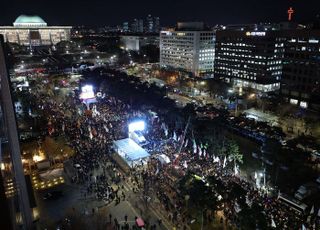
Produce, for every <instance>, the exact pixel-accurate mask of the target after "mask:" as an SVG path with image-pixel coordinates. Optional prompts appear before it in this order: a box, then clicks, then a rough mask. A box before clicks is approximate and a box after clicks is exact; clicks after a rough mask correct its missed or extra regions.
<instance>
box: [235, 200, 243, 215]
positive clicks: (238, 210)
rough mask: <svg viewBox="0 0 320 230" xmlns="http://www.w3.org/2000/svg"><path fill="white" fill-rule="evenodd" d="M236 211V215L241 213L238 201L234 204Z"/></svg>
mask: <svg viewBox="0 0 320 230" xmlns="http://www.w3.org/2000/svg"><path fill="white" fill-rule="evenodd" d="M234 210H235V211H236V213H238V212H240V211H241V208H240V205H239V204H238V202H237V201H236V202H235V204H234Z"/></svg>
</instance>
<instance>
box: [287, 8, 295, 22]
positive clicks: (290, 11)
mask: <svg viewBox="0 0 320 230" xmlns="http://www.w3.org/2000/svg"><path fill="white" fill-rule="evenodd" d="M287 13H288V21H291V19H292V15H293V13H294V10H293V9H292V7H290V8H289V10H288V11H287Z"/></svg>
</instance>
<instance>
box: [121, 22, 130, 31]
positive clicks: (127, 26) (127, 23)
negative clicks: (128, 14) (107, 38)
mask: <svg viewBox="0 0 320 230" xmlns="http://www.w3.org/2000/svg"><path fill="white" fill-rule="evenodd" d="M129 31H130V30H129V22H124V23H123V25H122V32H124V33H127V32H129Z"/></svg>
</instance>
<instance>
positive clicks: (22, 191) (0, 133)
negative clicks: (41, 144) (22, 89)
mask: <svg viewBox="0 0 320 230" xmlns="http://www.w3.org/2000/svg"><path fill="white" fill-rule="evenodd" d="M0 80H1V81H0V84H1V85H0V86H1V87H0V144H1V148H0V164H1V169H0V172H1V179H2V182H3V186H1V187H2V188H4V189H5V199H6V201H7V207H8V208H9V214H10V217H11V223H12V224H11V226H12V227H13V229H20V227H22V229H32V225H33V224H32V221H33V213H32V209H31V204H30V200H29V195H30V189H29V190H28V188H27V183H26V178H25V175H24V170H23V167H22V161H21V151H20V145H19V138H18V130H17V122H16V115H15V110H14V106H13V101H12V96H11V91H10V88H11V87H10V77H9V74H8V71H7V66H6V63H5V55H4V46H3V38H2V36H1V35H0ZM1 198H4V197H3V194H0V199H1ZM1 211H3V212H6V210H1ZM2 221H5V219H2V217H1V221H0V222H2ZM0 225H2V223H1V224H0Z"/></svg>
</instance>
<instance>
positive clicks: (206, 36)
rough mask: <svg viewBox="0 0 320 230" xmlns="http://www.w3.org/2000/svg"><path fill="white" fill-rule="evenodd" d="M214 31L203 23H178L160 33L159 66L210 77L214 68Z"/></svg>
mask: <svg viewBox="0 0 320 230" xmlns="http://www.w3.org/2000/svg"><path fill="white" fill-rule="evenodd" d="M214 45H215V32H214V31H211V30H207V29H205V27H204V25H203V23H200V22H190V23H178V27H177V29H175V30H164V31H161V33H160V66H161V67H162V68H174V69H178V70H183V71H186V72H190V73H192V74H193V75H194V76H204V77H211V76H212V74H213V70H214V56H215V54H214Z"/></svg>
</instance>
